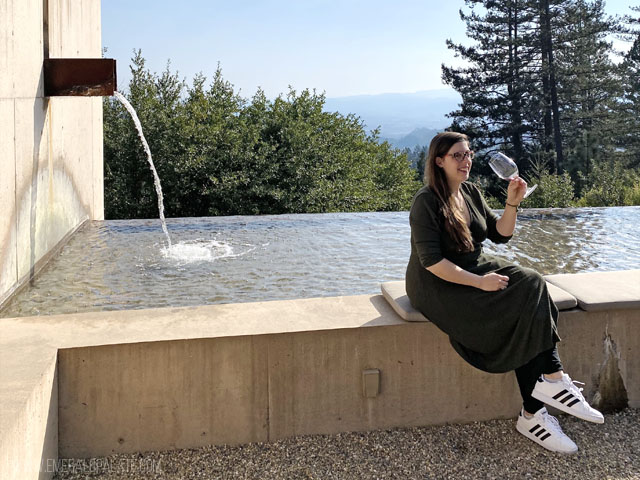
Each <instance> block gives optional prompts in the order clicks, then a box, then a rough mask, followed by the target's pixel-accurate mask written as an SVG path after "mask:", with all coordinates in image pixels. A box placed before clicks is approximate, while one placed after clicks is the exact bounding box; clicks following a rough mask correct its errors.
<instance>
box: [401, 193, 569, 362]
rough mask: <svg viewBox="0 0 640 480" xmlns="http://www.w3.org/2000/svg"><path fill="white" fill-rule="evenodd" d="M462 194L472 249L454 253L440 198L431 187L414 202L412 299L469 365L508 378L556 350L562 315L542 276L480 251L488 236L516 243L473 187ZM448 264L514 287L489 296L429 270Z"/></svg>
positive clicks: (408, 285) (409, 284)
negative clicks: (503, 231) (497, 276)
mask: <svg viewBox="0 0 640 480" xmlns="http://www.w3.org/2000/svg"><path fill="white" fill-rule="evenodd" d="M460 191H461V193H462V196H463V197H464V200H465V202H466V204H467V207H468V208H469V213H470V215H471V225H470V230H471V235H472V237H473V244H474V250H473V251H472V252H466V253H461V252H458V251H457V250H456V246H455V243H454V242H453V240H452V239H451V237H450V236H449V234H447V232H446V230H445V228H444V217H443V215H442V214H441V213H440V203H439V201H438V198H437V196H436V195H435V194H434V193H433V191H431V189H430V188H429V187H428V186H425V187H423V188H421V189H420V190H419V191H418V192H417V193H416V195H415V196H414V198H413V204H412V206H411V212H410V215H409V221H410V224H411V257H410V259H409V265H408V266H407V275H406V290H407V295H408V296H409V299H410V300H411V304H412V305H413V307H414V308H415V309H417V310H419V311H420V312H422V313H423V314H424V315H425V316H426V317H427V318H428V319H429V320H430V321H431V322H433V323H434V324H435V325H437V326H438V328H440V329H441V330H442V331H443V332H445V333H446V334H447V335H449V339H450V341H451V345H452V346H453V348H454V349H455V350H456V351H457V352H458V353H459V354H460V356H462V358H464V359H465V360H466V361H467V362H469V363H470V364H471V365H473V366H474V367H476V368H479V369H480V370H484V371H486V372H492V373H501V372H507V371H510V370H514V369H516V368H518V367H520V366H522V365H524V364H526V363H527V362H528V361H529V360H531V359H533V357H535V356H536V355H538V354H539V353H541V352H543V351H546V350H550V349H552V348H553V347H554V345H555V343H556V342H558V341H559V340H560V337H559V336H558V332H557V327H556V325H557V319H558V309H557V308H556V306H555V304H554V302H553V300H552V299H551V297H550V296H549V292H548V290H547V285H546V282H545V281H544V279H543V278H542V276H541V275H540V274H538V273H537V272H536V271H534V270H532V269H529V268H523V267H519V266H517V265H514V264H512V263H509V262H507V261H506V260H504V259H502V258H500V257H496V256H493V255H489V254H486V253H484V252H483V251H482V242H483V241H484V240H485V239H487V238H489V240H492V241H493V242H495V243H506V242H508V241H509V239H510V238H511V237H505V236H503V235H501V234H500V233H499V232H498V231H497V229H496V221H497V220H498V217H497V216H496V215H495V214H494V213H493V212H492V211H491V210H490V209H489V207H488V205H487V203H486V201H485V200H484V198H483V197H482V194H481V193H480V191H479V190H478V188H477V187H476V186H475V185H473V184H472V183H469V182H464V183H463V184H462V185H460ZM443 258H446V259H448V260H450V261H451V262H453V263H455V264H456V265H458V266H459V267H460V268H463V269H464V270H467V271H469V272H472V273H475V274H478V275H484V274H486V273H489V272H496V273H499V274H501V275H506V276H508V277H509V286H508V287H507V288H506V289H504V290H498V291H495V292H485V291H483V290H480V289H479V288H475V287H470V286H466V285H459V284H457V283H451V282H447V281H446V280H442V279H441V278H439V277H437V276H436V275H434V274H432V273H431V272H429V271H428V270H427V269H426V267H429V266H431V265H434V264H436V263H438V262H439V261H440V260H442V259H443Z"/></svg>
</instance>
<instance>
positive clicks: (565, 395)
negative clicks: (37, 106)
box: [531, 373, 604, 423]
mask: <svg viewBox="0 0 640 480" xmlns="http://www.w3.org/2000/svg"><path fill="white" fill-rule="evenodd" d="M576 383H579V384H580V385H584V383H581V382H576V381H575V380H571V377H570V376H569V375H567V374H566V373H563V374H562V380H558V381H557V382H549V381H547V380H545V379H544V377H543V376H542V375H541V376H540V378H539V379H538V381H537V382H536V386H535V387H534V389H533V392H532V393H531V396H532V397H533V398H537V399H538V400H540V401H541V402H543V403H546V404H547V405H550V406H552V407H554V408H557V409H558V410H562V411H563V412H565V413H568V414H570V415H574V416H576V417H578V418H581V419H582V420H586V421H588V422H593V423H604V417H603V416H602V414H601V413H600V412H599V411H598V410H596V409H595V408H593V407H591V405H589V404H588V403H587V401H586V400H585V399H584V397H583V396H582V393H581V392H582V388H578V387H577V386H576V385H575V384H576Z"/></svg>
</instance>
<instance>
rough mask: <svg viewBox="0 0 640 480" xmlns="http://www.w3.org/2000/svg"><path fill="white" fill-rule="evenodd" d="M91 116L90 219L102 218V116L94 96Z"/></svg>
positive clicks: (100, 104) (100, 105) (98, 100)
mask: <svg viewBox="0 0 640 480" xmlns="http://www.w3.org/2000/svg"><path fill="white" fill-rule="evenodd" d="M91 103H92V109H93V116H92V122H93V123H92V128H91V132H92V134H93V138H92V142H93V143H92V148H91V152H92V160H93V162H92V163H93V164H92V173H93V176H92V179H91V185H92V187H93V202H92V204H91V205H92V207H91V212H90V218H91V219H92V220H104V140H103V134H104V133H103V123H102V122H103V118H102V98H94V99H92V101H91Z"/></svg>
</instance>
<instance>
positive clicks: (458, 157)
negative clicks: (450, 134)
mask: <svg viewBox="0 0 640 480" xmlns="http://www.w3.org/2000/svg"><path fill="white" fill-rule="evenodd" d="M448 155H451V156H452V157H453V158H455V160H456V162H458V163H459V162H461V161H462V160H464V159H465V158H467V157H469V160H473V157H474V155H475V152H474V151H473V150H467V151H466V152H456V153H447V155H445V157H446V156H448Z"/></svg>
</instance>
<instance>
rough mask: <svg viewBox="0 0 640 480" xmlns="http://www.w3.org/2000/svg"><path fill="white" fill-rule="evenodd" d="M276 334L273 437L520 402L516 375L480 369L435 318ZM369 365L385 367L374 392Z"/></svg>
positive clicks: (505, 411)
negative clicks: (368, 390) (366, 381)
mask: <svg viewBox="0 0 640 480" xmlns="http://www.w3.org/2000/svg"><path fill="white" fill-rule="evenodd" d="M271 337H272V341H270V343H269V355H268V359H269V423H270V429H269V440H270V441H274V440H278V439H280V438H285V437H289V436H294V435H305V434H317V433H319V434H332V433H337V432H345V431H360V430H374V429H384V428H392V427H397V426H400V425H402V426H405V427H409V426H420V425H432V424H442V423H445V422H470V421H474V420H480V419H489V418H508V417H513V416H515V415H516V414H517V412H518V409H519V405H520V400H519V394H518V389H517V386H516V383H515V378H514V377H513V375H511V374H508V375H492V374H487V373H484V372H481V371H479V370H476V369H474V368H473V367H471V366H470V365H468V364H467V363H465V362H464V360H462V359H461V358H460V357H459V356H458V355H457V353H456V352H455V351H454V350H453V349H452V348H451V346H450V345H449V341H448V338H447V336H446V335H445V334H443V333H442V332H441V331H440V330H438V328H437V327H436V326H435V325H433V324H431V323H424V322H423V323H413V324H404V325H395V326H391V325H390V326H384V327H371V328H358V329H341V330H330V331H318V332H301V333H290V334H283V335H275V336H271ZM367 369H378V370H379V371H380V381H381V383H380V392H379V393H378V395H377V396H376V397H372V398H367V397H365V396H364V395H363V390H362V372H363V370H367ZM497 392H500V394H499V395H498V394H497Z"/></svg>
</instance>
